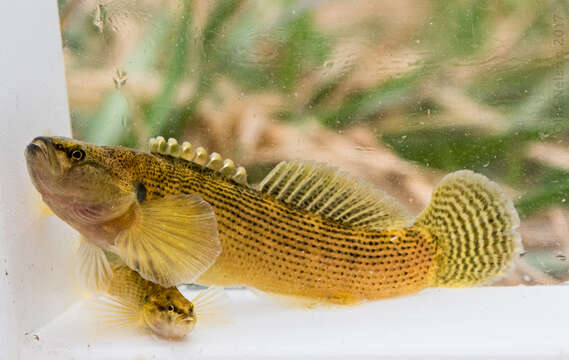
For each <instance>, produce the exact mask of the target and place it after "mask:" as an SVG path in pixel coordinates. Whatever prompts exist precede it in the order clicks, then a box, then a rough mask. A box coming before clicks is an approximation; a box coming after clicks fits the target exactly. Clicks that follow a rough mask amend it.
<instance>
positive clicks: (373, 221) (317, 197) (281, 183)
mask: <svg viewBox="0 0 569 360" xmlns="http://www.w3.org/2000/svg"><path fill="white" fill-rule="evenodd" d="M259 190H260V191H261V192H263V193H266V194H269V195H272V196H274V197H275V198H277V199H279V200H282V201H284V202H286V203H289V204H291V205H293V206H295V207H297V208H300V209H304V210H307V211H313V212H314V213H315V214H318V215H320V216H323V217H325V218H329V219H332V220H334V221H339V222H341V223H344V224H348V225H357V226H361V227H363V228H365V229H367V230H383V229H388V228H400V227H406V226H409V225H411V219H412V218H411V216H410V215H409V214H408V213H407V211H406V210H405V209H404V208H403V206H402V205H400V204H399V203H397V202H396V201H395V200H394V199H393V198H391V197H390V196H389V195H387V194H386V193H384V192H383V191H380V190H378V189H374V188H373V187H372V186H370V185H368V184H365V183H363V182H361V181H359V180H356V179H355V178H352V177H350V176H349V175H347V174H345V173H342V172H340V171H338V170H337V169H334V168H330V167H328V166H326V165H323V164H318V163H314V162H310V161H300V160H296V161H291V162H281V163H279V164H278V165H277V166H275V168H274V169H273V170H272V171H271V172H270V173H269V174H268V175H267V176H266V177H265V179H263V181H262V182H261V183H260V185H259Z"/></svg>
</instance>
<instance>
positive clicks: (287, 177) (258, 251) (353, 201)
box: [25, 137, 522, 305]
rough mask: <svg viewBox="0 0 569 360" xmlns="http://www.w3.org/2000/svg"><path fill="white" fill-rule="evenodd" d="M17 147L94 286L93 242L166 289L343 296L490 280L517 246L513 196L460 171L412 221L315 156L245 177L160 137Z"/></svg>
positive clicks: (323, 299)
mask: <svg viewBox="0 0 569 360" xmlns="http://www.w3.org/2000/svg"><path fill="white" fill-rule="evenodd" d="M25 155H26V159H27V164H28V170H29V173H30V176H31V179H32V182H33V183H34V185H35V186H36V188H37V190H38V191H39V192H40V193H41V194H42V197H43V200H44V201H45V203H46V204H47V205H48V206H49V207H50V208H51V209H52V210H53V212H54V213H55V214H56V215H57V216H59V217H60V218H61V219H62V220H64V221H66V222H67V223H68V224H70V225H71V226H73V227H74V228H75V229H77V230H78V231H79V232H80V233H81V234H82V236H83V237H84V238H85V241H84V244H85V245H84V248H85V249H90V251H87V250H83V253H84V254H89V256H86V257H85V258H90V259H91V260H90V261H86V265H85V268H86V269H87V270H86V271H85V273H86V274H97V272H98V274H99V276H94V275H90V276H91V278H93V279H96V280H93V281H92V282H93V283H94V284H97V283H104V282H105V279H107V278H108V277H109V276H107V275H105V274H104V273H105V272H104V271H101V269H104V268H105V266H103V265H101V264H102V263H104V261H103V260H101V259H102V257H101V254H100V253H101V252H102V250H101V249H103V250H107V251H111V252H114V253H116V254H117V255H118V256H119V257H120V258H121V259H122V261H123V262H124V263H125V264H126V265H127V266H129V267H130V268H132V269H133V270H135V271H137V272H138V273H139V274H140V275H141V276H142V277H143V278H144V279H147V280H150V281H153V282H156V283H158V284H160V285H162V286H165V287H168V286H172V285H174V284H175V283H176V282H180V281H187V282H195V283H198V284H202V285H207V286H211V285H216V286H247V287H250V288H253V289H256V290H257V291H261V292H263V293H266V294H269V295H271V296H275V297H285V298H290V299H293V300H294V299H298V301H299V303H304V302H310V303H315V304H338V305H352V304H357V303H360V302H362V301H371V300H377V299H383V298H390V297H395V296H402V295H408V294H412V293H415V292H418V291H420V290H423V289H426V288H431V287H468V286H477V285H485V284H490V283H492V282H493V281H496V280H497V279H500V278H502V277H504V276H505V275H506V274H507V273H508V272H509V271H510V270H511V269H512V267H513V262H514V260H515V259H516V257H518V256H519V253H520V252H521V251H522V244H521V237H520V235H519V233H518V232H517V228H518V227H519V217H518V214H517V212H516V210H515V208H514V206H513V203H512V201H511V200H510V199H509V198H508V197H507V195H506V194H505V193H504V191H503V190H502V189H501V188H500V186H499V185H498V184H496V183H494V182H492V181H490V180H489V179H488V178H486V177H485V176H483V175H481V174H476V173H474V172H472V171H470V170H459V171H457V172H454V173H451V174H448V175H446V176H445V177H444V178H443V179H442V180H441V182H440V183H439V184H438V185H437V186H436V188H435V189H434V191H433V194H432V198H431V202H430V203H429V205H428V206H427V208H426V209H425V210H424V211H423V212H422V213H421V214H419V215H418V216H416V217H413V216H411V215H410V214H409V212H408V211H407V210H406V209H405V208H404V207H403V205H401V204H399V203H398V202H397V201H396V200H394V199H393V198H392V197H391V196H389V195H388V194H386V193H385V192H383V191H381V190H379V189H375V188H373V187H372V186H371V185H369V184H367V183H365V182H363V181H361V180H359V179H356V178H354V177H352V176H350V175H349V174H346V173H344V172H342V171H340V170H338V169H335V168H332V167H329V166H327V165H326V164H321V163H317V162H313V161H303V160H295V161H288V162H281V163H279V164H278V165H276V166H275V167H274V168H273V169H272V170H271V171H270V172H269V174H268V175H267V176H266V177H265V178H264V179H263V180H262V181H261V182H260V183H259V184H256V185H250V184H248V182H247V180H246V171H244V169H243V168H237V167H235V164H234V163H233V162H232V161H227V159H226V160H223V158H222V157H221V156H220V155H219V154H217V153H212V154H211V155H209V156H208V154H207V152H206V151H205V149H203V148H197V149H194V148H193V147H192V145H191V144H190V143H182V144H181V145H180V144H179V143H178V142H177V141H176V140H175V139H169V140H168V141H166V140H165V139H164V138H162V137H158V138H154V139H151V141H150V149H149V151H137V150H133V149H128V148H125V147H117V146H98V145H93V144H87V143H84V142H81V141H78V140H72V139H67V138H62V137H38V138H36V139H34V140H33V141H32V142H31V143H30V144H29V145H28V147H27V149H26V151H25ZM237 169H239V171H237ZM188 258H189V260H188V261H182V260H186V259H188ZM101 274H102V275H101Z"/></svg>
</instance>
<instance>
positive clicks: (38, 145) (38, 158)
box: [24, 136, 59, 171]
mask: <svg viewBox="0 0 569 360" xmlns="http://www.w3.org/2000/svg"><path fill="white" fill-rule="evenodd" d="M24 155H25V157H26V159H27V160H28V162H34V163H39V162H44V161H46V160H47V162H48V165H49V166H50V168H51V169H52V170H55V171H57V170H59V163H58V162H57V155H56V153H55V146H54V145H53V142H52V141H51V139H50V138H49V137H46V136H38V137H36V138H35V139H33V140H32V142H31V143H30V144H28V146H26V151H25V153H24ZM46 165H47V164H46Z"/></svg>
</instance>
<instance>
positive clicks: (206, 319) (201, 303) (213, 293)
mask: <svg viewBox="0 0 569 360" xmlns="http://www.w3.org/2000/svg"><path fill="white" fill-rule="evenodd" d="M192 304H194V309H195V312H196V318H197V321H198V322H197V323H198V324H200V326H201V324H204V323H205V324H208V323H209V324H213V323H220V322H227V321H228V320H229V314H230V311H229V297H228V296H227V294H226V293H225V291H224V290H223V288H221V287H217V286H213V287H210V288H207V289H206V290H204V291H202V292H201V293H199V294H198V295H197V296H196V297H195V298H193V299H192Z"/></svg>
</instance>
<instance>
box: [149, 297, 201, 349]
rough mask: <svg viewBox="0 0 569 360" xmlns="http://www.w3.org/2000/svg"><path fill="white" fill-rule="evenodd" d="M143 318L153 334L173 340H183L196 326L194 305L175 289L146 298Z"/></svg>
mask: <svg viewBox="0 0 569 360" xmlns="http://www.w3.org/2000/svg"><path fill="white" fill-rule="evenodd" d="M143 318H144V322H145V324H146V326H147V327H148V328H149V329H150V330H151V331H152V332H153V333H155V334H156V335H158V336H160V337H163V338H167V339H174V340H179V339H182V338H184V337H185V336H186V335H187V334H188V333H190V332H191V331H192V330H193V328H194V326H195V324H196V315H195V311H194V305H193V304H192V302H190V301H189V300H188V299H186V298H185V297H184V296H183V295H182V294H181V293H180V292H179V291H178V289H177V288H175V287H171V288H168V289H163V290H160V291H157V292H154V293H153V294H151V295H148V296H146V297H145V299H144V306H143Z"/></svg>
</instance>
